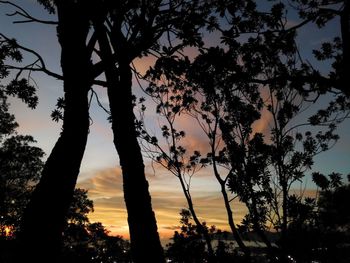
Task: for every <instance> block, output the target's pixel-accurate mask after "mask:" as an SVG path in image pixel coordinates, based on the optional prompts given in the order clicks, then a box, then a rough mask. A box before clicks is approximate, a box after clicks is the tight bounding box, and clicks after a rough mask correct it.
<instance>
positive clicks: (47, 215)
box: [19, 0, 91, 262]
mask: <svg viewBox="0 0 350 263" xmlns="http://www.w3.org/2000/svg"><path fill="white" fill-rule="evenodd" d="M57 11H58V20H59V25H58V27H57V33H58V39H59V42H60V44H61V47H62V53H61V67H62V71H63V77H64V93H65V108H64V120H63V127H62V132H61V135H60V137H59V139H58V141H57V143H56V144H55V146H54V148H53V150H52V152H51V154H50V156H49V158H48V159H47V161H46V163H45V166H44V169H43V172H42V177H41V179H40V182H39V184H38V185H37V187H36V189H35V191H34V193H33V196H32V199H31V201H30V203H29V205H28V206H27V208H26V210H25V213H24V218H23V222H22V226H21V232H20V235H19V240H20V242H21V245H22V246H23V249H24V251H25V253H23V256H24V257H25V258H26V262H55V257H56V256H57V255H58V253H59V249H60V245H61V237H62V231H63V228H64V222H65V216H66V213H67V211H68V208H69V206H70V203H71V199H72V196H73V191H74V188H75V184H76V180H77V177H78V174H79V169H80V164H81V160H82V157H83V154H84V151H85V146H86V142H87V135H88V131H89V113H88V96H87V95H88V91H89V89H90V87H91V80H90V79H89V78H87V76H89V71H90V70H91V62H90V58H89V53H88V52H87V48H86V38H87V34H88V30H89V23H88V19H87V18H86V17H84V15H83V14H82V13H83V11H82V10H81V8H80V5H79V4H77V3H75V1H73V0H71V1H57ZM79 14H80V15H79ZM77 15H79V19H77ZM90 75H91V74H90Z"/></svg>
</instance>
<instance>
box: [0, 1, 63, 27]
mask: <svg viewBox="0 0 350 263" xmlns="http://www.w3.org/2000/svg"><path fill="white" fill-rule="evenodd" d="M0 3H2V4H7V5H11V6H13V7H15V8H16V9H17V11H15V12H13V13H11V14H7V16H17V15H18V16H21V17H24V18H25V20H19V21H14V22H13V23H14V24H20V23H32V22H36V23H41V24H46V25H57V24H58V22H57V21H48V20H41V19H38V18H35V17H33V16H31V15H30V14H29V13H28V12H27V11H26V10H24V9H23V8H22V7H20V6H19V5H16V4H14V3H12V2H10V1H0Z"/></svg>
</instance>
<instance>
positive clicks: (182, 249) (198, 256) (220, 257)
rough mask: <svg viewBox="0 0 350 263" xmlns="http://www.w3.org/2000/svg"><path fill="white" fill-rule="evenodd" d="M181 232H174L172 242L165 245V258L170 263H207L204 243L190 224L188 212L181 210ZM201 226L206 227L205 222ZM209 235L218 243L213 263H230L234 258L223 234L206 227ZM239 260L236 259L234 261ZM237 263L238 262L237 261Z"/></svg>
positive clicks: (212, 227) (194, 226)
mask: <svg viewBox="0 0 350 263" xmlns="http://www.w3.org/2000/svg"><path fill="white" fill-rule="evenodd" d="M180 215H181V219H180V223H181V232H178V231H175V232H174V236H173V237H172V238H171V239H172V242H171V243H169V244H167V251H166V256H167V258H168V259H169V260H170V262H177V263H180V262H181V263H191V262H208V252H207V250H206V249H205V241H204V240H203V237H202V235H201V233H200V232H198V227H197V225H196V224H193V223H192V217H191V213H190V211H188V210H186V209H182V211H181V212H180ZM203 225H206V224H205V222H204V223H203ZM206 229H207V231H209V233H210V235H211V236H212V237H213V239H214V237H216V238H215V239H216V240H217V241H218V242H217V246H216V248H215V262H220V263H224V262H231V261H230V260H233V259H234V258H235V255H234V253H233V248H232V244H231V243H230V242H228V240H225V239H224V238H223V237H225V233H223V232H222V231H221V230H219V229H216V227H215V226H211V227H210V228H208V227H206ZM226 236H227V235H226ZM237 259H238V260H239V258H236V260H237ZM237 262H239V261H237Z"/></svg>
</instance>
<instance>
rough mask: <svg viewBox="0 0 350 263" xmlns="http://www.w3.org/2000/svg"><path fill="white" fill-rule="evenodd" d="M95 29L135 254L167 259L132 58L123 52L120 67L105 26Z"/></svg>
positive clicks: (142, 257)
mask: <svg viewBox="0 0 350 263" xmlns="http://www.w3.org/2000/svg"><path fill="white" fill-rule="evenodd" d="M95 30H96V32H97V35H98V41H99V45H100V52H101V58H102V61H103V63H104V68H105V74H106V80H107V86H108V87H107V91H108V98H109V104H110V110H111V120H112V130H113V134H114V144H115V148H116V150H117V152H118V155H119V160H120V165H121V168H122V173H123V188H124V199H125V203H126V208H127V212H128V223H129V231H130V240H131V252H132V257H133V260H134V262H136V263H139V262H154V263H158V262H165V259H164V254H163V248H162V246H161V243H160V240H159V234H158V230H157V222H156V218H155V215H154V212H153V210H152V203H151V196H150V194H149V191H148V182H147V180H146V177H145V171H144V163H143V158H142V154H141V148H140V146H139V144H138V141H137V133H136V128H135V116H134V112H133V107H134V106H133V95H132V92H131V87H132V72H131V69H130V66H129V61H128V60H124V59H123V53H122V52H120V54H118V55H119V57H118V58H119V59H118V68H117V67H116V66H115V63H114V62H113V61H112V60H111V58H112V52H111V48H110V46H109V42H108V39H107V36H106V33H105V30H104V28H103V26H102V25H101V24H100V23H99V24H95Z"/></svg>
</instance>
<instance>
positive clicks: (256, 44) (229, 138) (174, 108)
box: [144, 1, 349, 260]
mask: <svg viewBox="0 0 350 263" xmlns="http://www.w3.org/2000/svg"><path fill="white" fill-rule="evenodd" d="M221 7H222V8H223V12H224V11H227V14H226V18H227V20H228V25H227V24H225V25H224V26H223V28H224V29H221V31H220V32H221V33H222V37H221V39H222V43H223V47H222V46H219V47H213V48H202V49H200V54H199V55H198V56H197V57H196V58H195V59H194V60H193V63H192V61H191V62H190V61H189V59H188V58H187V57H175V56H172V57H168V58H167V59H164V60H163V61H162V62H163V63H158V64H156V66H155V67H154V68H153V69H152V70H151V71H150V75H151V80H152V81H159V80H160V79H164V78H165V79H166V81H167V83H166V84H162V85H157V83H156V84H153V83H152V84H151V86H150V89H149V91H150V93H151V94H152V95H153V96H154V97H156V98H162V97H161V96H163V95H164V97H165V98H167V99H165V100H164V101H163V100H162V101H160V103H158V108H157V109H158V112H159V113H160V114H162V115H164V116H169V117H170V118H171V121H170V122H169V123H170V124H171V125H170V128H169V127H164V129H162V132H163V134H164V133H166V134H167V136H168V137H169V138H171V136H173V138H176V140H178V139H179V138H181V137H183V136H181V133H182V134H185V131H180V132H179V131H176V130H175V129H173V128H172V127H173V126H174V125H173V121H174V119H175V118H174V117H173V116H176V115H177V114H180V113H181V114H183V113H185V112H186V111H187V112H190V114H193V115H194V116H195V118H196V119H197V120H199V125H200V126H201V127H202V128H204V129H203V130H204V132H205V133H206V134H207V135H208V139H209V142H210V144H211V146H212V147H211V148H212V149H213V150H212V151H211V152H209V153H208V155H207V158H202V160H201V161H199V162H201V163H209V164H211V165H213V171H214V174H215V176H216V177H217V179H218V182H219V183H220V185H221V187H222V189H223V191H222V192H223V194H224V199H226V200H228V199H227V196H226V198H225V191H226V187H227V186H228V188H229V190H231V191H232V193H235V194H237V195H238V197H239V198H240V200H241V201H242V202H244V203H245V204H246V206H247V208H248V211H249V214H248V215H247V217H246V218H245V220H244V223H245V224H247V225H248V226H249V229H251V230H253V231H256V232H257V233H258V234H259V237H260V238H261V240H262V241H263V242H264V243H265V244H266V246H267V247H268V250H269V254H270V258H271V259H273V258H275V251H274V249H273V247H272V244H271V241H270V240H269V239H268V238H267V236H266V234H265V230H266V229H267V228H266V222H268V221H270V222H271V223H272V225H273V226H274V227H275V228H276V229H277V230H278V231H279V232H280V233H281V236H282V238H281V243H279V245H280V248H281V250H282V251H281V253H282V258H285V257H286V256H287V250H288V245H286V243H285V242H286V241H285V240H286V239H287V237H286V236H287V235H288V225H289V224H290V223H291V222H292V221H293V220H296V219H297V217H299V220H305V218H309V215H308V212H307V211H310V210H312V207H313V206H312V205H313V204H312V203H313V201H312V200H310V199H307V198H306V199H305V202H301V200H302V199H303V198H302V196H295V195H292V194H290V189H291V187H292V186H293V185H294V184H295V183H296V182H298V181H299V180H301V179H302V178H303V177H304V176H305V173H306V172H307V171H308V170H310V169H311V166H312V164H313V157H314V156H315V155H316V154H318V153H320V152H322V151H325V150H328V149H329V147H331V146H332V144H333V143H334V142H335V141H336V140H337V139H338V136H337V135H335V134H334V131H335V129H336V125H337V124H339V123H340V122H341V121H343V120H345V119H346V118H347V115H348V109H349V107H348V106H349V104H348V102H347V101H346V99H345V98H344V97H343V96H338V95H336V96H335V99H334V101H331V102H330V104H329V106H328V107H327V108H326V109H321V110H319V111H318V112H317V113H316V114H315V115H313V116H311V117H310V118H309V120H307V121H305V123H301V124H296V125H295V124H294V123H293V121H294V120H295V118H296V117H297V116H298V114H301V112H303V110H304V109H305V108H307V107H308V106H307V105H310V102H312V103H314V102H315V101H317V100H318V98H319V97H320V96H321V95H324V94H325V93H326V92H327V91H330V92H333V90H332V89H333V87H334V83H333V82H332V81H330V80H331V79H332V77H334V75H333V72H330V73H329V76H330V78H329V79H326V78H325V77H323V76H322V75H321V74H320V73H319V72H317V71H315V70H314V69H313V68H312V67H311V66H310V65H308V64H307V63H305V61H304V60H303V58H301V57H300V55H298V54H300V53H299V50H298V45H297V43H296V33H297V32H296V30H297V29H298V28H299V27H300V26H302V25H303V24H300V25H296V26H293V27H290V28H287V27H286V23H284V22H283V21H287V18H286V17H285V16H284V14H286V11H285V6H284V5H283V4H282V3H277V4H274V5H272V7H271V9H270V12H266V11H264V12H260V11H259V10H258V9H257V5H256V4H255V1H246V2H245V3H243V2H241V3H240V2H239V1H238V2H236V3H232V4H229V3H228V5H227V6H225V5H223V6H221ZM227 28H228V29H227ZM219 30H220V28H219ZM245 35H246V36H247V37H246V38H245V37H242V36H245ZM336 46H338V41H337V40H336V41H335V42H334V47H336ZM327 50H328V49H326V48H323V50H322V51H320V52H318V53H317V52H316V51H315V52H314V53H315V54H319V57H326V58H329V57H330V56H329V54H328V53H327ZM327 54H328V56H327ZM331 54H335V53H331ZM332 57H333V56H332ZM333 59H336V57H333ZM335 65H336V62H335V64H333V66H335ZM167 86H170V88H171V92H169V91H168V89H167V88H168V87H167ZM193 91H195V92H196V91H199V92H197V93H195V94H193V93H192V92H193ZM203 94H204V95H203ZM188 97H189V98H190V99H188ZM198 101H199V103H198ZM196 104H198V105H199V106H196ZM262 114H265V116H266V115H267V114H271V119H272V121H271V127H272V128H271V129H269V130H268V131H265V132H264V134H262V133H256V132H254V131H253V124H254V123H255V122H256V121H257V120H259V119H260V118H261V115H262ZM307 125H309V126H312V125H314V126H318V127H321V126H326V127H327V126H328V130H327V128H326V129H325V130H324V131H322V130H320V131H319V132H317V133H316V134H312V133H311V132H308V131H307V132H305V134H303V135H302V134H301V133H299V132H297V131H296V130H297V129H298V128H300V127H303V126H307ZM311 129H313V128H311ZM177 134H178V135H177ZM144 135H145V136H144V137H145V138H146V139H147V140H148V142H150V143H151V144H153V145H156V144H157V140H156V139H154V138H153V137H152V136H149V135H148V134H147V133H145V134H144ZM220 139H223V141H224V146H222V144H221V145H220V144H216V143H215V140H218V141H219V140H220ZM170 145H171V146H172V149H173V150H172V151H173V152H172V154H174V153H176V152H180V155H181V156H182V154H184V153H185V149H183V148H180V147H179V146H177V147H175V146H174V145H172V144H170ZM217 149H219V150H217ZM151 154H152V152H151ZM167 156H169V155H165V154H164V152H162V151H160V153H159V160H161V159H162V158H163V159H164V161H167V158H168V157H167ZM199 157H200V155H199V154H197V159H199ZM163 159H162V161H163ZM168 159H169V160H170V161H171V164H172V163H176V161H177V160H176V159H171V158H168ZM192 160H195V158H194V159H192ZM181 164H182V163H181ZM216 164H218V165H221V166H225V167H227V168H228V174H227V176H226V177H225V176H224V177H223V179H222V178H221V177H220V174H218V171H215V170H216V167H215V166H216ZM168 166H170V165H168ZM168 168H169V167H168ZM226 184H227V185H226ZM226 203H227V202H226ZM293 203H294V205H293ZM296 204H298V205H299V207H300V208H301V207H302V206H303V209H302V210H305V211H306V212H305V213H306V215H304V216H303V215H302V214H301V213H300V214H298V215H296V214H292V211H293V207H294V208H295V207H296ZM227 207H228V208H229V209H230V207H229V204H228V206H227ZM230 214H231V218H232V213H230V211H229V210H228V215H230ZM301 218H304V219H301ZM233 232H234V231H233ZM242 247H243V246H242ZM283 250H284V251H283ZM282 260H283V259H282Z"/></svg>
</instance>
